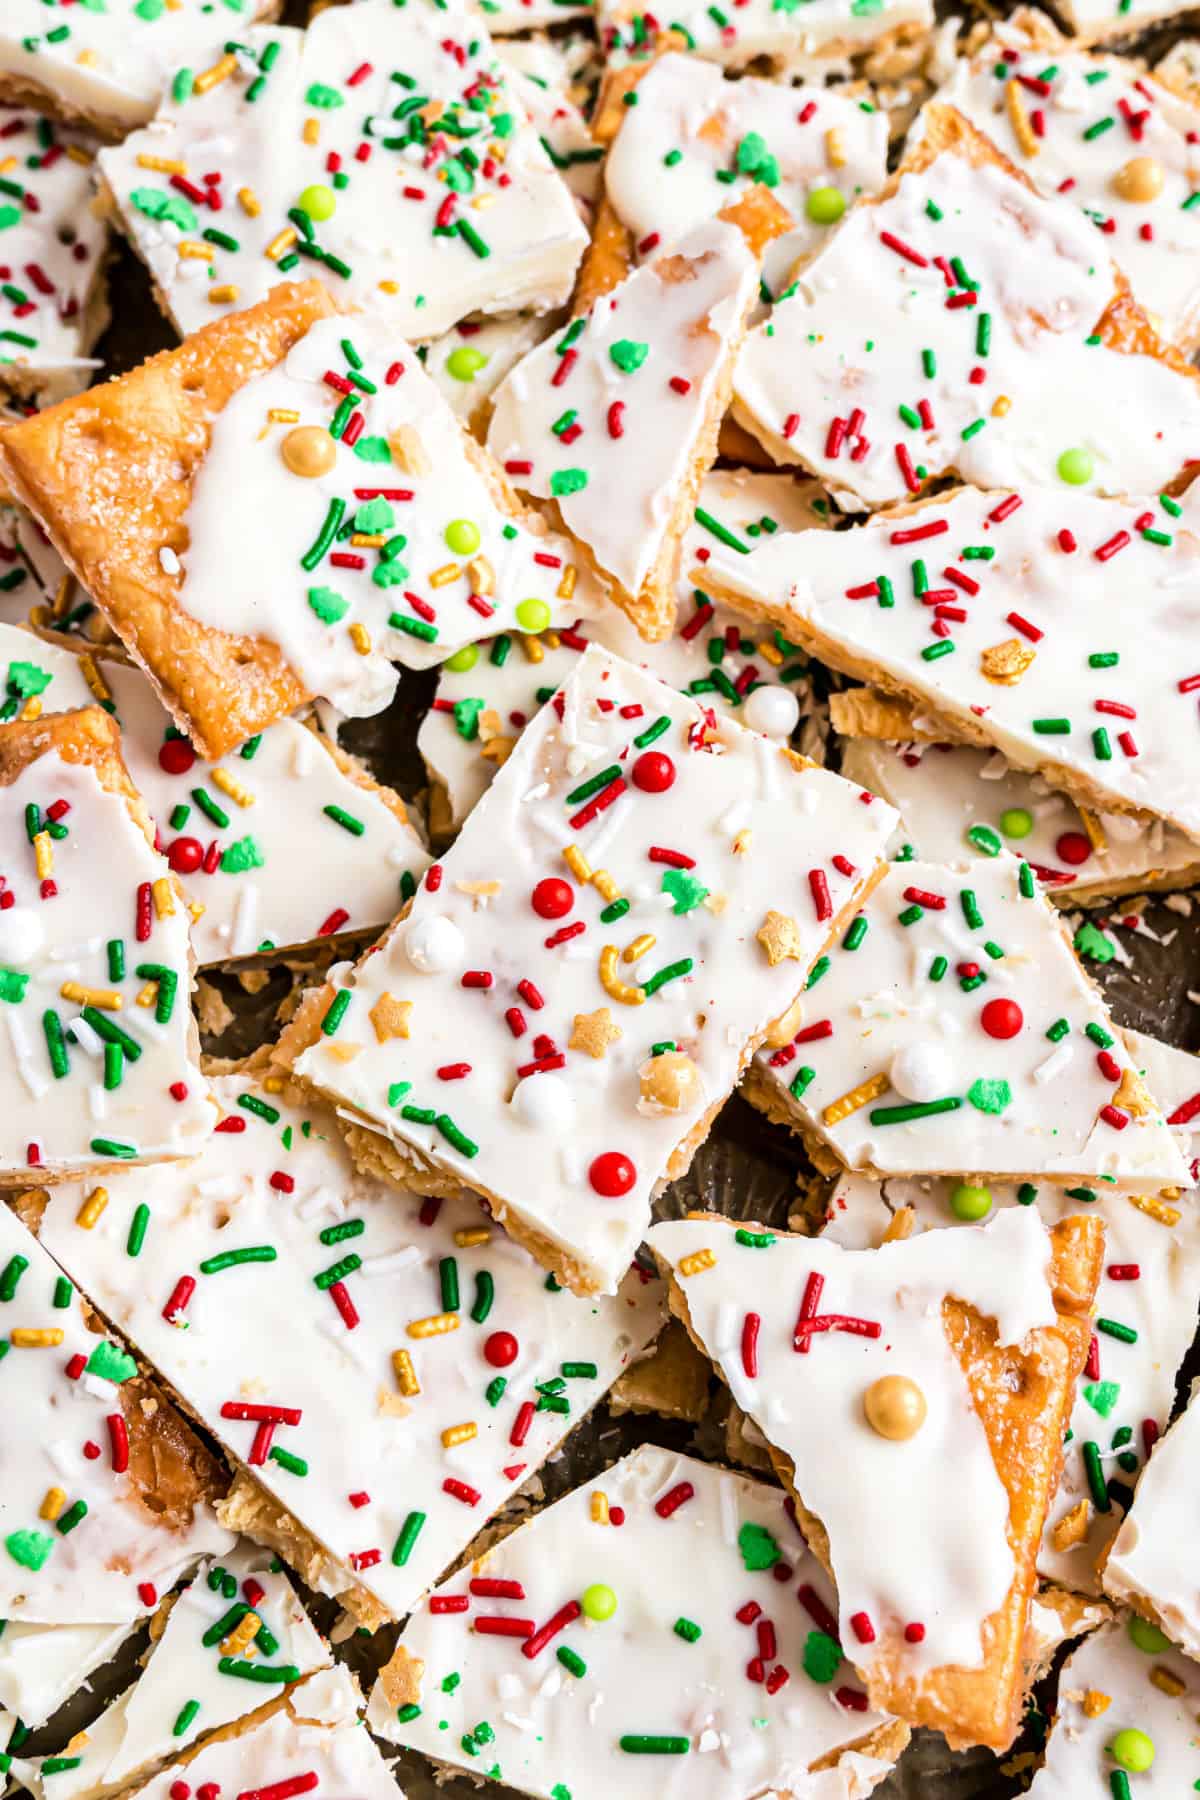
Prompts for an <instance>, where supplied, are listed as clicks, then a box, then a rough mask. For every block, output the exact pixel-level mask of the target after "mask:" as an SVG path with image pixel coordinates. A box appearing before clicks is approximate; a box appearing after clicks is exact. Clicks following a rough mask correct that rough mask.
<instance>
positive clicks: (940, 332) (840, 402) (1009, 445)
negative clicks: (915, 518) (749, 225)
mask: <svg viewBox="0 0 1200 1800" xmlns="http://www.w3.org/2000/svg"><path fill="white" fill-rule="evenodd" d="M930 203H932V205H933V206H934V207H935V208H936V210H937V212H938V213H939V214H940V217H938V218H934V217H933V216H931V215H930V213H929V212H928V207H929V205H930ZM885 232H887V233H888V234H889V235H890V236H891V237H892V238H893V239H894V240H895V242H896V243H899V244H902V245H904V246H906V247H907V250H908V252H910V254H905V252H904V251H903V250H896V249H895V248H892V247H889V245H888V244H887V243H886V242H884V240H883V235H882V234H883V233H885ZM913 257H918V258H920V262H919V263H918V262H914V261H913V260H912V258H913ZM935 257H937V258H941V259H943V261H944V264H945V267H944V268H943V267H941V266H939V265H938V264H937V263H936V262H935V261H934V260H933V259H934V258H935ZM954 258H960V259H961V262H962V265H963V267H964V269H965V273H966V275H967V276H968V277H969V279H970V280H971V282H973V283H975V284H977V287H976V288H975V290H974V291H975V292H976V294H977V300H976V302H975V303H974V304H963V301H964V299H965V300H967V301H969V299H970V294H971V292H972V290H971V289H969V288H967V287H965V286H963V285H962V283H961V282H960V281H959V280H958V276H957V273H956V272H955V271H954V270H953V269H952V267H951V259H954ZM947 270H949V271H950V273H949V274H947V273H946V271H947ZM1116 292H1117V288H1116V270H1115V267H1114V265H1113V263H1112V261H1111V260H1110V258H1109V257H1108V255H1107V252H1106V250H1105V248H1104V240H1103V238H1101V237H1099V236H1098V235H1097V232H1096V229H1095V227H1094V226H1093V225H1092V223H1091V222H1090V220H1088V219H1087V218H1085V217H1083V215H1082V214H1080V213H1078V212H1074V211H1073V210H1072V209H1071V208H1070V207H1068V206H1063V205H1062V204H1061V203H1060V202H1059V201H1058V200H1057V199H1053V200H1047V199H1043V198H1042V197H1041V196H1040V195H1038V194H1034V193H1030V191H1029V190H1028V189H1027V188H1026V187H1025V186H1024V185H1023V184H1022V183H1020V182H1018V181H1016V180H1014V178H1013V177H1012V176H1011V175H1009V174H1007V173H1006V172H1005V171H1004V170H1003V169H1000V168H997V167H993V166H991V165H985V166H983V167H980V168H972V167H971V166H970V165H969V164H968V163H967V162H966V161H965V159H964V158H963V157H961V156H958V155H955V154H952V153H951V152H949V151H944V152H943V153H942V154H941V155H940V156H938V157H937V158H936V160H935V161H934V162H933V163H932V164H931V165H930V167H929V168H928V169H926V170H924V171H922V172H921V173H919V174H913V173H908V174H905V175H904V176H903V177H902V179H901V181H900V185H899V187H898V189H897V190H896V192H895V193H894V194H893V195H892V196H891V197H890V198H889V199H887V200H885V201H883V202H882V203H881V204H880V205H878V206H875V205H871V204H861V205H859V206H858V207H856V208H855V209H854V211H853V212H851V213H850V214H849V215H848V216H847V218H846V219H845V221H844V223H843V224H842V226H841V228H840V230H839V231H837V232H836V233H835V235H834V236H833V238H832V239H831V240H830V242H829V244H828V245H827V247H826V248H825V249H824V250H823V251H822V252H821V254H820V255H819V256H818V257H817V258H816V259H815V260H814V261H813V262H812V263H810V264H809V266H808V267H807V269H806V270H805V271H804V273H803V276H802V278H801V280H800V284H799V287H798V290H797V292H796V293H795V294H794V295H793V296H792V297H791V298H790V299H788V300H785V301H783V302H781V304H780V305H779V306H777V307H776V308H775V310H774V312H773V313H772V315H771V318H770V319H769V320H768V321H767V322H766V323H765V324H763V325H759V326H757V327H756V328H755V329H754V330H753V331H752V332H751V333H750V334H749V335H748V337H747V339H746V343H745V346H744V347H743V350H742V353H741V356H740V357H739V359H738V366H737V373H736V376H735V381H734V397H735V409H736V413H737V416H738V418H739V419H740V420H741V422H742V423H743V424H745V425H747V426H748V427H749V428H750V429H751V430H752V431H753V432H754V433H755V435H756V436H757V437H759V438H761V440H762V442H763V443H764V444H765V445H766V446H767V448H768V449H769V450H770V452H771V454H772V455H773V456H774V457H775V459H776V460H777V461H779V462H782V463H794V462H798V463H802V464H803V465H804V467H806V468H807V469H809V470H810V471H811V472H812V473H813V474H814V475H817V476H819V477H820V478H821V479H822V480H823V481H824V482H825V483H826V484H827V486H829V487H831V488H833V489H835V490H837V491H838V493H839V497H840V498H841V500H842V503H843V504H844V505H845V506H846V508H847V509H848V510H851V511H856V510H861V509H863V508H864V507H874V506H884V505H887V504H888V503H890V502H892V501H898V500H904V499H907V498H909V497H911V494H912V493H915V492H916V491H918V489H919V486H920V476H919V474H917V473H915V472H914V471H918V470H921V469H925V470H926V471H927V472H928V473H929V474H930V475H940V474H942V473H943V472H946V471H949V470H956V471H957V473H958V474H959V476H960V477H961V478H962V480H963V481H967V482H976V483H978V485H979V486H980V487H1003V486H1008V485H1011V484H1013V483H1018V482H1027V483H1028V482H1037V483H1040V484H1042V485H1044V486H1048V487H1051V488H1053V489H1055V490H1056V491H1057V492H1058V493H1060V494H1061V493H1062V491H1063V483H1062V481H1061V480H1060V479H1059V476H1058V473H1057V467H1058V462H1059V458H1060V457H1061V456H1062V455H1063V453H1064V452H1066V451H1068V450H1071V449H1082V450H1085V451H1086V452H1087V453H1088V455H1089V457H1090V458H1091V476H1090V480H1089V481H1088V483H1087V484H1086V485H1088V486H1090V487H1091V488H1092V489H1093V491H1096V492H1099V493H1108V494H1130V493H1132V494H1141V493H1150V492H1153V491H1154V490H1155V489H1156V488H1159V487H1161V486H1163V485H1164V484H1165V483H1167V482H1169V481H1170V480H1172V478H1173V477H1175V476H1176V475H1178V474H1179V472H1180V470H1181V469H1182V468H1183V465H1184V463H1185V462H1186V461H1187V460H1188V459H1189V458H1191V457H1194V456H1196V455H1197V454H1198V446H1200V385H1197V383H1196V382H1195V381H1194V380H1193V379H1192V378H1191V376H1190V375H1187V374H1182V373H1176V372H1175V371H1174V370H1172V369H1171V368H1169V367H1168V366H1167V365H1166V364H1165V363H1163V362H1160V361H1158V360H1156V358H1154V357H1153V356H1150V355H1147V354H1143V353H1137V354H1131V355H1125V354H1122V353H1119V352H1118V351H1116V350H1110V349H1108V348H1107V347H1106V346H1105V345H1103V344H1100V343H1095V344H1089V343H1087V342H1086V341H1085V340H1086V339H1087V338H1088V337H1089V336H1090V335H1091V334H1092V333H1094V331H1095V327H1096V325H1097V324H1098V323H1099V321H1100V319H1101V317H1102V315H1103V314H1104V312H1105V309H1106V308H1107V307H1108V305H1109V303H1110V301H1111V300H1112V299H1113V297H1114V295H1115V293H1116ZM984 319H987V320H988V321H989V322H990V323H989V326H988V327H987V331H988V332H990V338H989V339H988V342H987V348H986V354H982V353H981V345H982V344H983V343H984V335H983V334H985V327H984V325H983V323H982V321H983V320H984ZM1038 321H1040V323H1039V322H1038ZM930 349H932V350H933V351H934V352H935V354H936V363H937V368H936V373H935V374H934V375H932V376H928V375H926V374H925V372H924V367H923V362H922V353H923V351H926V350H930ZM975 369H982V371H983V376H982V379H981V380H975V381H972V379H971V372H972V371H973V370H975ZM1006 402H1007V404H1005V403H1006ZM922 403H926V404H927V405H928V406H929V407H930V408H931V409H932V410H931V412H930V414H929V417H931V418H932V420H933V424H932V426H927V425H926V424H925V423H924V422H923V419H922V417H921V415H920V407H921V405H922ZM902 406H903V407H905V408H906V410H907V411H908V412H909V413H910V414H911V418H912V419H913V420H915V424H910V423H907V422H906V421H905V419H904V417H903V415H901V416H900V417H898V416H897V414H898V410H899V408H900V407H902ZM860 414H861V415H863V417H862V419H861V422H860V420H859V415H860ZM838 419H841V420H842V421H843V424H842V427H841V428H838V427H837V426H836V423H835V422H836V420H838ZM851 420H853V421H854V424H853V426H852V427H851V425H850V423H849V422H850V421H851ZM864 443H865V444H867V445H868V448H867V450H866V451H865V453H864V452H862V450H861V446H862V444H864ZM831 452H836V453H835V454H831ZM905 459H907V462H905Z"/></svg>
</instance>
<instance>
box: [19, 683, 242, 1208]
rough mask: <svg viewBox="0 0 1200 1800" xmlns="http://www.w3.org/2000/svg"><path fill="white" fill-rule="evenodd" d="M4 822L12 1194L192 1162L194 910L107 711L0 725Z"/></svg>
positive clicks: (199, 1139)
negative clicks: (150, 1165) (156, 839)
mask: <svg viewBox="0 0 1200 1800" xmlns="http://www.w3.org/2000/svg"><path fill="white" fill-rule="evenodd" d="M9 679H10V680H11V679H12V673H11V665H10V674H9ZM0 821H2V825H0V842H2V843H3V845H4V857H3V865H2V866H0V877H3V881H2V882H0V1010H2V1011H3V1022H2V1027H0V1029H2V1037H0V1042H2V1044H3V1051H2V1053H0V1070H2V1076H0V1093H2V1094H3V1103H2V1104H0V1188H3V1187H13V1186H28V1185H29V1183H30V1182H31V1181H34V1182H37V1183H38V1184H39V1185H40V1184H43V1183H46V1182H55V1181H64V1180H67V1179H69V1178H72V1177H74V1178H76V1179H78V1178H79V1177H80V1176H82V1175H85V1174H89V1173H90V1174H92V1175H102V1174H104V1173H105V1172H106V1171H111V1170H113V1169H116V1168H119V1167H123V1166H125V1165H127V1164H129V1163H134V1162H139V1163H140V1162H157V1161H162V1160H163V1159H166V1158H177V1157H186V1156H194V1155H195V1154H196V1153H197V1151H198V1150H199V1149H200V1146H201V1145H202V1143H203V1142H204V1139H205V1138H206V1137H207V1136H208V1134H209V1132H210V1131H211V1130H212V1126H213V1122H214V1118H215V1113H214V1109H213V1105H212V1102H211V1100H210V1098H209V1095H208V1087H207V1083H206V1081H205V1079H204V1076H203V1075H202V1074H201V1071H200V1066H199V1039H198V1036H197V1033H196V1026H195V1023H194V1021H193V1019H192V1013H191V1006H190V1003H189V995H190V989H191V967H190V959H189V949H188V914H187V908H186V906H185V904H184V900H183V895H182V894H181V892H180V891H179V889H178V887H177V886H176V884H175V881H174V879H173V877H172V876H171V873H170V871H169V868H168V865H167V863H166V861H165V859H164V858H163V857H161V856H160V855H159V854H158V853H157V852H156V851H155V849H154V847H153V833H154V828H153V825H152V824H151V821H150V818H149V815H148V814H147V812H146V809H145V807H144V805H143V803H142V801H141V798H140V796H139V795H138V793H137V790H136V789H135V788H134V786H133V784H132V782H131V781H130V779H129V776H128V773H127V772H126V769H125V765H124V763H123V762H122V760H121V752H120V738H119V733H118V731H117V727H116V725H115V724H114V723H113V721H112V720H111V719H110V718H109V717H108V715H107V714H106V713H103V712H101V711H100V709H99V708H98V707H86V708H84V709H83V710H81V711H79V712H69V713H58V714H53V715H47V716H46V717H45V718H43V719H38V720H18V721H17V722H15V723H13V724H9V725H3V726H0Z"/></svg>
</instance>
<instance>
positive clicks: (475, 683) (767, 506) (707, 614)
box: [417, 469, 829, 840]
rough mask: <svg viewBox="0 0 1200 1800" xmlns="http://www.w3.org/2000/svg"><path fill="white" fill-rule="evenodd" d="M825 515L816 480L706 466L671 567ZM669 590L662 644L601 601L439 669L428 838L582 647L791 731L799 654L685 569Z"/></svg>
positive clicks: (458, 820) (484, 784)
mask: <svg viewBox="0 0 1200 1800" xmlns="http://www.w3.org/2000/svg"><path fill="white" fill-rule="evenodd" d="M818 509H820V510H818ZM828 512H829V503H828V501H827V500H826V499H825V498H824V494H823V490H822V489H821V488H820V487H818V485H817V484H816V482H813V481H796V480H793V478H792V477H791V476H790V475H756V474H753V473H751V472H750V471H749V470H746V469H722V470H720V471H715V470H714V471H710V472H709V474H707V475H706V476H705V477H704V480H703V481H702V482H701V484H700V494H699V499H698V503H697V508H696V512H695V514H694V516H693V519H692V523H691V524H690V525H689V527H688V529H687V531H686V533H685V534H684V539H683V553H682V556H681V559H680V567H681V568H682V569H683V570H685V571H686V570H689V569H692V570H699V569H700V568H701V566H702V564H703V562H704V561H705V560H707V557H708V554H709V548H708V547H709V546H710V545H712V544H716V543H728V542H730V541H731V539H732V540H733V541H735V542H738V543H745V544H746V545H747V546H748V547H752V546H753V545H754V544H756V543H758V542H760V541H763V540H765V539H766V538H767V537H770V536H773V535H774V533H775V532H776V531H781V530H782V531H799V530H801V529H802V528H804V527H805V526H813V527H817V526H820V525H821V524H822V523H823V522H824V520H825V518H826V517H827V516H828ZM676 594H677V601H678V612H677V615H676V616H677V619H678V621H679V628H678V629H677V630H676V632H675V634H674V636H673V637H669V638H666V639H665V640H664V641H663V642H662V643H661V644H646V643H644V642H643V641H642V640H641V639H640V638H639V636H638V634H637V631H636V629H635V628H634V626H633V625H632V624H631V622H630V621H629V620H628V619H627V618H626V617H625V615H624V613H622V612H620V611H618V609H617V608H616V607H615V606H603V607H601V608H600V609H599V610H598V611H597V612H596V613H595V614H594V615H593V616H592V617H590V618H587V619H582V620H577V621H576V623H575V624H574V625H573V626H572V627H571V629H570V630H569V631H562V632H546V633H545V634H544V636H543V637H541V638H539V637H537V636H534V635H532V634H530V633H525V634H523V635H522V636H521V637H520V638H518V639H516V640H514V638H513V637H512V635H511V634H508V633H504V634H501V635H500V636H499V637H496V638H493V639H492V641H491V643H490V645H489V644H482V645H480V646H479V654H478V656H477V657H476V658H475V660H474V661H473V662H472V663H471V664H470V666H469V667H468V668H462V667H452V666H448V665H447V664H443V665H442V667H441V669H440V670H439V671H438V685H437V695H436V697H435V699H434V702H433V705H432V707H431V708H430V710H429V712H428V713H426V715H425V718H424V719H423V720H422V723H421V729H420V731H419V733H418V735H417V745H418V748H419V749H420V752H421V754H422V756H423V757H424V758H425V762H426V766H427V767H428V769H429V772H430V775H431V777H432V779H433V780H434V782H435V783H436V785H435V787H434V790H433V796H432V799H431V803H430V825H431V829H432V831H433V835H434V838H435V840H436V839H437V838H438V837H439V836H441V837H445V836H447V835H449V833H450V832H451V830H457V829H458V827H459V826H460V825H461V824H462V821H463V820H464V819H465V818H466V816H467V814H468V813H469V812H470V810H471V808H472V807H473V806H475V805H476V804H477V803H478V801H479V800H481V799H482V798H483V795H484V794H485V793H486V791H487V788H488V786H489V784H490V782H491V780H492V777H493V775H494V774H495V772H496V769H497V768H498V767H501V766H502V765H503V763H504V762H505V760H506V759H507V757H508V756H510V755H511V754H512V751H513V748H514V746H515V744H516V742H517V738H518V737H519V736H520V733H521V732H522V730H523V729H524V727H525V726H526V724H528V722H529V720H530V719H532V718H533V716H534V714H535V713H536V712H537V709H538V707H539V706H541V705H542V704H544V702H545V701H546V700H548V699H549V698H550V696H551V694H552V693H553V692H554V690H555V689H556V688H558V687H561V685H562V683H563V682H564V681H565V680H566V678H567V677H568V675H569V674H570V672H571V670H572V669H573V668H574V667H575V663H576V661H577V660H578V658H579V656H580V654H581V653H582V651H584V650H586V648H587V646H588V644H589V643H596V644H601V645H602V646H603V647H604V648H605V649H607V650H612V651H614V652H615V653H616V654H617V655H618V656H626V657H628V658H629V659H630V661H631V662H639V663H641V664H642V665H643V666H644V667H645V668H647V669H648V670H650V672H651V673H652V674H654V675H656V676H657V677H658V679H659V680H660V681H665V682H666V683H667V685H668V686H669V687H674V688H678V689H679V690H680V692H681V693H685V694H691V695H693V696H694V697H695V698H697V699H700V698H701V696H703V700H702V704H703V705H705V706H711V707H712V709H713V711H714V712H716V713H717V714H718V715H721V714H725V713H730V714H732V716H733V717H734V718H736V719H738V720H739V721H741V722H743V723H745V724H748V725H750V726H751V727H752V728H753V729H755V730H758V731H764V732H765V733H766V735H767V736H768V737H772V738H775V739H777V740H778V741H781V742H782V741H785V740H786V739H787V738H788V737H790V736H791V733H792V731H793V730H794V728H795V726H796V724H797V723H798V721H799V719H800V718H801V716H802V715H803V714H807V713H808V712H809V710H810V706H809V703H810V700H811V684H810V682H809V679H808V665H807V661H806V660H805V659H804V658H803V657H798V656H796V655H795V654H793V650H792V646H790V645H789V644H788V642H787V639H786V638H785V637H784V636H783V633H782V632H779V631H774V632H772V631H764V630H763V629H762V627H761V626H758V627H755V626H754V625H752V624H751V623H750V621H749V620H748V619H747V618H746V617H745V616H744V615H743V614H741V613H736V612H734V611H732V609H731V608H729V607H727V606H715V607H714V605H713V603H712V601H711V600H710V599H709V598H708V596H707V594H705V592H704V590H703V589H702V588H698V587H694V586H693V585H692V584H691V582H689V581H688V580H687V578H686V575H684V576H683V577H682V578H681V579H679V580H677V582H676ZM456 660H457V659H456Z"/></svg>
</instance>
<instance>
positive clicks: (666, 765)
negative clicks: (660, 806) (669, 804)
mask: <svg viewBox="0 0 1200 1800" xmlns="http://www.w3.org/2000/svg"><path fill="white" fill-rule="evenodd" d="M632 773H633V785H634V787H639V788H641V790H642V792H643V793H644V794H665V793H666V791H667V789H668V788H669V787H671V786H673V785H674V781H675V764H674V763H673V762H672V761H671V759H670V757H669V756H664V755H663V753H662V751H661V750H643V751H642V754H641V755H640V756H639V757H638V759H637V761H636V762H635V763H634V765H633V770H632Z"/></svg>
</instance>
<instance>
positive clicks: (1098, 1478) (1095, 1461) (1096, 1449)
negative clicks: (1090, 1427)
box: [1083, 1439, 1112, 1513]
mask: <svg viewBox="0 0 1200 1800" xmlns="http://www.w3.org/2000/svg"><path fill="white" fill-rule="evenodd" d="M1083 1467H1084V1471H1085V1473H1086V1475H1087V1482H1088V1487H1089V1488H1090V1489H1091V1494H1092V1505H1093V1506H1094V1507H1095V1508H1096V1511H1097V1512H1102V1513H1106V1512H1111V1510H1112V1501H1111V1500H1110V1499H1109V1497H1108V1485H1107V1483H1106V1482H1105V1479H1104V1470H1103V1468H1102V1467H1101V1465H1100V1446H1099V1444H1096V1443H1093V1442H1092V1441H1091V1439H1089V1440H1088V1441H1087V1442H1086V1443H1085V1444H1084V1445H1083Z"/></svg>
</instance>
